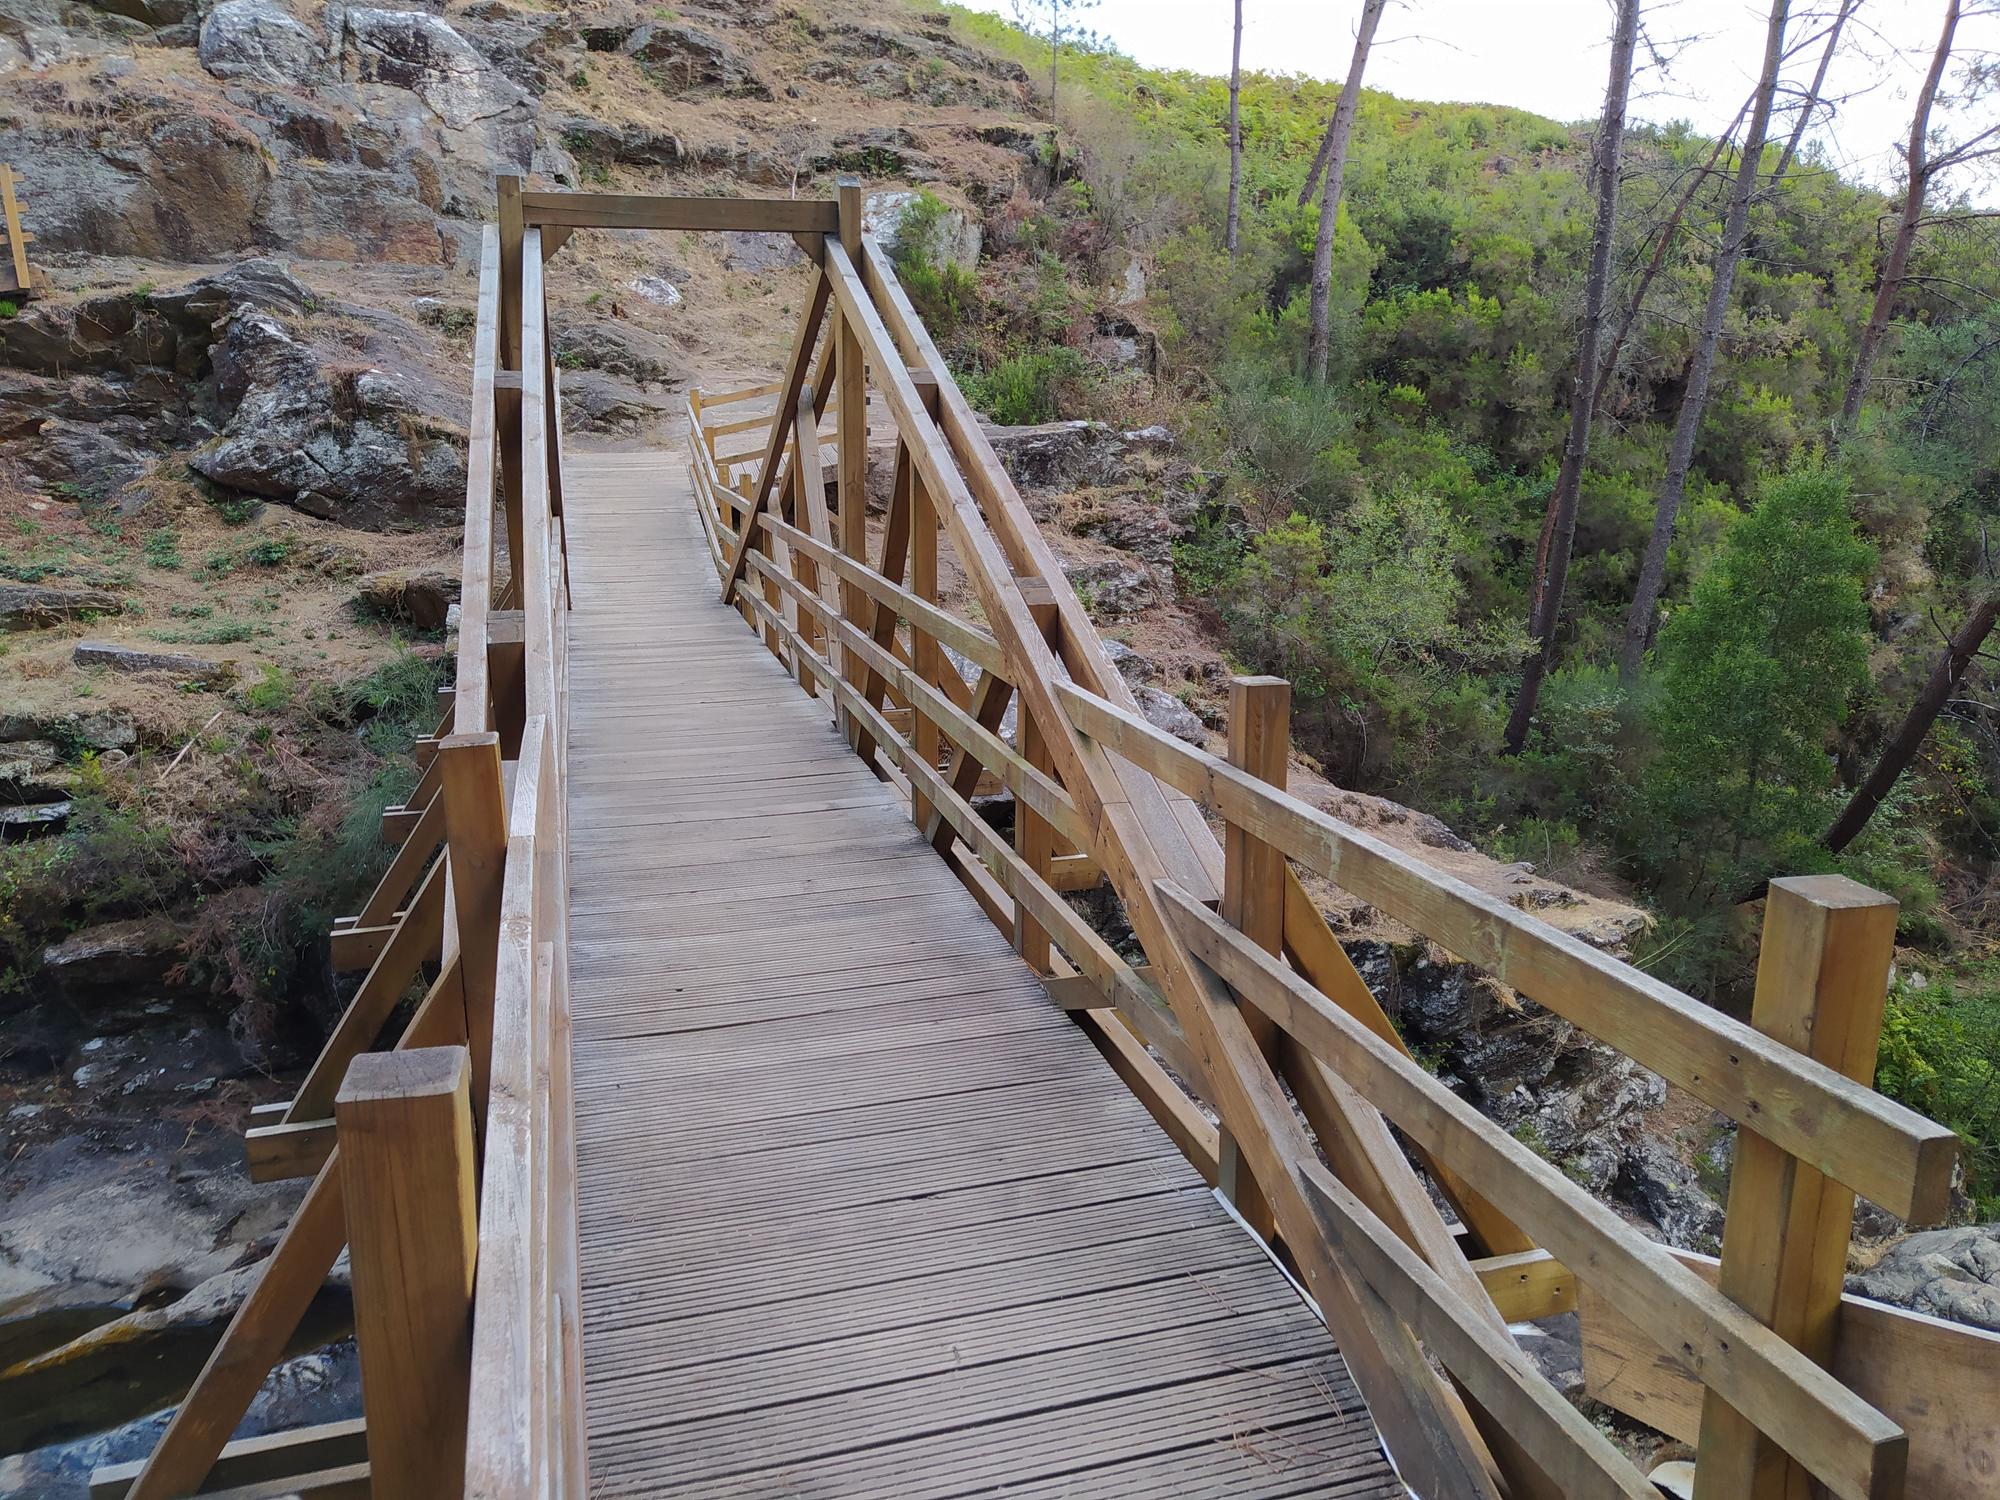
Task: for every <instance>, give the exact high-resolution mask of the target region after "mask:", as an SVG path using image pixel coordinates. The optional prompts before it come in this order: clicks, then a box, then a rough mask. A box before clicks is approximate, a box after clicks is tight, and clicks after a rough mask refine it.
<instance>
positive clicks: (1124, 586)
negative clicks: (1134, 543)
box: [1063, 559, 1160, 618]
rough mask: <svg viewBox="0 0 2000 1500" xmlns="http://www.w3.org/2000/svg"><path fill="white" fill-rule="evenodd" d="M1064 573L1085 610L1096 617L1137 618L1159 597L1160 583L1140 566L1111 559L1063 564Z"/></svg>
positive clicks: (1149, 571) (1144, 567) (1148, 570)
mask: <svg viewBox="0 0 2000 1500" xmlns="http://www.w3.org/2000/svg"><path fill="white" fill-rule="evenodd" d="M1063 572H1064V573H1065V574H1066V575H1068V578H1069V582H1070V587H1071V588H1073V589H1075V590H1076V592H1077V595H1078V596H1079V597H1080V598H1081V599H1082V600H1083V602H1084V605H1085V607H1086V608H1088V609H1089V611H1090V612H1091V614H1093V615H1095V616H1098V617H1099V618H1103V617H1107V616H1109V617H1117V616H1121V615H1136V614H1138V613H1139V612H1140V611H1141V610H1144V609H1146V608H1148V607H1150V606H1151V605H1153V604H1154V603H1155V602H1157V601H1158V599H1159V597H1160V587H1159V584H1158V583H1156V582H1155V581H1154V578H1153V574H1152V572H1151V570H1150V569H1148V568H1147V567H1146V566H1145V564H1143V563H1125V562H1118V561H1115V560H1112V559H1105V560H1103V561H1100V562H1078V563H1064V564H1063Z"/></svg>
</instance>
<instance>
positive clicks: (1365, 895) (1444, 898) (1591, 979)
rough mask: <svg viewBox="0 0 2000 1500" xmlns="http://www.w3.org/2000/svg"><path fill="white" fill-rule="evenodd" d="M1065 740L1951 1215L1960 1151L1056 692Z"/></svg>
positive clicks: (1787, 1134) (1898, 1193)
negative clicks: (1073, 733) (1163, 785)
mask: <svg viewBox="0 0 2000 1500" xmlns="http://www.w3.org/2000/svg"><path fill="white" fill-rule="evenodd" d="M1054 692H1055V694H1056V695H1057V697H1059V698H1060V699H1061V700H1062V702H1063V705H1064V707H1065V709H1066V711H1067V712H1068V713H1069V714H1070V716H1071V718H1072V720H1073V721H1074V722H1075V723H1076V725H1077V727H1078V728H1079V729H1080V730H1081V731H1082V733H1083V734H1085V735H1086V736H1087V737H1089V738H1090V739H1091V740H1093V741H1095V742H1096V743H1097V744H1099V745H1101V746H1103V747H1104V748H1105V749H1107V750H1110V751H1113V752H1115V753H1116V754H1118V755H1120V756H1123V757H1125V758H1126V759H1128V760H1131V761H1133V762H1134V763H1135V764H1137V765H1140V766H1143V767H1144V768H1145V769H1147V770H1149V771H1151V772H1153V773H1154V774H1155V775H1157V776H1159V777H1160V778H1161V779H1162V780H1164V781H1167V782H1169V783H1171V784H1173V785H1175V786H1177V787H1179V788H1180V789H1181V790H1182V791H1185V792H1187V793H1188V794H1189V795H1190V796H1192V797H1195V798H1197V799H1199V800H1200V801H1201V803H1202V804H1203V805H1205V806H1207V807H1209V808H1211V809H1212V810H1214V811H1215V812H1216V813H1217V814H1218V815H1219V816H1220V817H1222V818H1223V819H1225V820H1226V821H1228V822H1233V823H1240V824H1242V825H1243V826H1244V827H1246V828H1249V829H1252V830H1253V831H1255V832H1256V833H1257V835H1258V836H1259V837H1260V838H1263V839H1265V840H1267V841H1268V842H1270V843H1273V844H1276V845H1278V846H1279V847H1280V848H1282V849H1284V850H1285V852H1286V853H1287V854H1288V855H1290V856H1291V857H1292V858H1293V859H1294V860H1296V861H1298V863H1299V864H1300V865H1301V866H1303V867H1304V868H1306V869H1310V870H1313V871H1315V872H1316V873H1318V874H1320V875H1324V876H1325V877H1326V878H1327V879H1329V880H1331V881H1333V882H1334V883H1335V884H1336V885H1338V886H1340V887H1342V888H1343V889H1345V890H1347V891H1349V892H1351V893H1352V894H1354V895H1355V896H1358V897H1359V898H1361V899H1362V900H1364V901H1367V902H1368V903H1369V904H1370V905H1371V906H1374V907H1376V908H1378V909H1379V910H1381V911H1382V912H1384V913H1386V914H1387V915H1389V916H1391V917H1393V918H1395V919H1396V920H1398V921H1401V922H1404V923H1407V924H1408V925H1409V926H1411V927H1414V928H1415V929H1416V930H1417V931H1419V932H1423V933H1425V934H1427V935H1428V936H1429V937H1430V938H1431V939H1432V940H1433V941H1434V942H1437V943H1439V944H1440V945H1441V946H1443V947H1445V948H1447V949H1449V950H1450V951H1451V952H1452V953H1453V954H1455V955H1456V956H1457V957H1459V958H1460V959H1463V960H1464V961H1465V962H1467V963H1469V964H1472V965H1473V966H1475V967H1477V968H1482V969H1485V970H1486V971H1488V972H1489V973H1491V974H1492V975H1493V976H1494V977H1495V978H1496V979H1498V980H1499V981H1500V982H1501V983H1503V984H1507V985H1511V986H1513V987H1514V988H1516V989H1519V990H1520V991H1521V992H1522V993H1523V994H1525V995H1527V996H1529V997H1530V998H1532V999H1534V1000H1535V1001H1537V1002H1538V1003H1540V1004H1541V1005H1544V1006H1546V1007H1547V1008H1548V1009H1550V1010H1552V1011H1554V1012H1555V1013H1556V1014H1557V1015H1560V1016H1562V1017H1563V1018H1565V1019H1566V1020H1569V1021H1572V1022H1574V1023H1575V1024H1576V1025H1578V1026H1580V1027H1582V1028H1583V1029H1584V1030H1586V1031H1588V1032H1590V1033H1591V1034H1592V1035H1593V1036H1596V1037H1598V1038H1600V1039H1601V1040H1603V1041H1605V1042H1607V1043H1609V1044H1610V1045H1612V1046H1614V1047H1616V1048H1618V1049H1619V1050H1620V1051H1622V1052H1624V1053H1626V1054H1627V1055H1628V1056H1630V1057H1631V1058H1632V1059H1633V1060H1634V1061H1635V1062H1637V1063H1639V1064H1641V1065H1642V1066H1644V1067H1648V1068H1651V1069H1652V1070H1653V1071H1654V1072H1656V1073H1660V1074H1662V1075H1663V1076H1664V1077H1666V1078H1667V1079H1668V1080H1669V1081H1670V1082H1673V1083H1675V1084H1678V1085H1679V1086H1680V1087H1682V1088H1685V1089H1686V1090H1688V1092H1690V1093H1692V1094H1694V1095H1695V1096H1696V1097H1697V1098H1699V1099H1701V1100H1703V1101H1704V1102H1705V1103H1708V1104H1710V1105H1713V1106H1714V1107H1715V1108H1717V1109H1719V1110H1721V1111H1722V1112H1723V1113H1725V1114H1727V1115H1729V1116H1730V1118H1732V1119H1736V1120H1746V1119H1750V1120H1756V1121H1758V1122H1759V1130H1760V1133H1761V1134H1764V1135H1767V1136H1769V1137H1770V1138H1771V1139H1772V1140H1773V1141H1775V1142H1777V1143H1778V1144H1779V1145H1781V1146H1783V1147H1784V1148H1785V1149H1786V1150H1787V1151H1790V1152H1791V1153H1792V1154H1793V1155H1795V1156H1798V1157H1800V1158H1801V1159H1802V1160H1805V1161H1807V1162H1809V1163H1810V1164H1811V1165H1813V1166H1814V1167H1816V1168H1818V1169H1819V1170H1820V1171H1822V1172H1824V1173H1826V1175H1828V1176H1830V1177H1833V1178H1836V1179H1837V1180H1839V1181H1841V1182H1844V1183H1846V1184H1847V1185H1848V1186H1849V1187H1851V1188H1853V1189H1854V1190H1855V1191H1856V1192H1858V1193H1860V1194H1861V1195H1862V1196H1864V1197H1866V1198H1867V1199H1868V1200H1869V1201H1870V1202H1872V1203H1877V1204H1880V1205H1881V1206H1882V1207H1884V1208H1887V1209H1889V1210H1890V1211H1891V1212H1892V1213H1895V1214H1898V1215H1899V1216H1901V1217H1903V1218H1906V1219H1910V1220H1912V1221H1914V1222H1918V1223H1928V1222H1936V1221H1937V1220H1938V1219H1939V1218H1941V1217H1942V1216H1943V1213H1944V1209H1945V1205H1946V1203H1947V1202H1948V1201H1949V1197H1950V1189H1951V1174H1952V1167H1953V1164H1954V1162H1955V1161H1956V1159H1957V1155H1958V1137H1957V1136H1955V1135H1954V1134H1952V1132H1951V1131H1949V1130H1947V1129H1945V1127H1943V1126H1942V1125H1939V1124H1937V1123H1936V1122H1935V1121H1932V1120H1927V1119H1925V1118H1924V1117H1923V1116H1922V1115H1919V1114H1917V1113H1916V1112H1915V1111H1914V1110H1911V1109H1908V1108H1906V1107H1904V1106H1903V1105H1900V1104H1897V1103H1895V1102H1894V1101H1893V1100H1890V1099H1886V1098H1884V1097H1883V1096H1882V1095H1880V1094H1878V1093H1876V1092H1875V1091H1874V1090H1873V1089H1870V1088H1865V1087H1863V1086H1862V1085H1860V1084H1857V1083H1856V1082H1854V1080H1852V1079H1850V1078H1844V1077H1842V1076H1841V1075H1840V1074H1838V1073H1836V1072H1834V1071H1833V1070H1832V1069H1831V1068H1828V1067H1826V1066H1825V1065H1824V1064H1822V1063H1818V1062H1815V1061H1813V1060H1812V1059H1811V1058H1808V1057H1803V1056H1801V1055H1800V1054H1799V1053H1797V1052H1796V1051H1794V1050H1793V1049H1792V1048H1789V1047H1785V1046H1783V1045H1781V1044H1779V1043H1778V1042H1775V1041H1773V1040H1772V1039H1771V1038H1769V1037H1767V1036H1764V1035H1762V1034H1761V1033H1759V1032H1758V1031H1757V1030H1756V1029H1755V1028H1753V1027H1750V1026H1746V1025H1743V1024H1742V1023H1740V1022H1737V1021H1733V1020H1731V1019H1730V1018H1729V1017H1728V1016H1726V1015H1723V1014H1722V1013H1721V1012H1720V1011H1717V1010H1716V1009H1714V1008H1713V1007H1712V1006H1709V1005H1705V1004H1703V1003H1702V1002H1701V1001H1699V1000H1696V999H1695V998H1694V997H1692V996H1690V995H1685V994H1682V993H1681V992H1680V991H1679V990H1676V989H1674V988H1673V987H1672V986H1671V985H1668V984H1665V983H1663V982H1662V981H1660V980H1657V979H1654V978H1653V977H1652V976H1650V975H1648V974H1645V973H1642V972H1641V971H1640V970H1638V969H1635V968H1633V967H1632V966H1631V965H1630V964H1627V963H1623V962H1621V961H1620V960H1618V959H1616V958H1613V957H1611V956H1610V955H1609V954H1606V953H1602V952H1600V951H1598V950H1597V949H1595V948H1592V947H1590V946H1589V945H1588V944H1586V943H1584V942H1582V941H1580V940H1579V939H1577V938H1575V937H1573V936H1571V935H1570V934H1568V933H1564V932H1559V931H1557V930H1556V929H1555V928H1553V927H1550V926H1549V925H1548V924H1547V923H1546V922H1542V921H1539V920H1538V919H1536V918H1535V917H1532V916H1530V915H1528V914H1527V913H1526V912H1523V911H1520V910H1517V909H1516V908H1514V907H1512V906H1510V905H1508V904H1507V903H1506V902H1505V901H1503V900H1501V899H1500V898H1499V897H1496V896H1491V895H1488V894H1487V893H1485V892H1483V891H1479V890H1476V889H1474V888H1473V887H1471V886H1469V885H1467V884H1466V883H1465V882H1463V881H1461V880H1457V879H1455V878H1453V877H1452V876H1450V875H1448V874H1445V873H1444V872H1443V871H1440V870H1438V869H1436V868H1435V867H1433V866H1431V865H1428V864H1425V863H1424V862H1423V861H1422V860H1420V859H1418V858H1416V857H1415V856H1414V855H1411V854H1409V853H1408V852H1406V851H1404V850H1401V849H1397V848H1395V847H1394V846H1392V845H1390V844H1387V843H1385V842H1383V841H1382V840H1380V839H1378V838H1376V837H1374V836H1373V835H1371V834H1369V833H1366V832H1364V831H1363V830H1361V829H1358V828H1355V827H1353V826H1351V825H1349V824H1346V823H1343V822H1341V821H1340V820H1339V819H1338V818H1335V817H1333V816H1331V815H1330V814H1327V813H1325V812H1322V811H1320V810H1319V809H1318V808H1315V807H1310V806H1308V805H1307V804H1305V803H1303V802H1301V801H1299V800H1298V799H1297V798H1294V797H1290V796H1286V795H1284V794H1282V793H1278V792H1275V791H1273V790H1272V789H1271V788H1270V787H1268V786H1265V785H1264V784H1263V783H1261V782H1259V781H1257V780H1256V779H1255V778H1254V777H1250V776H1246V775H1244V774H1243V773H1242V772H1240V771H1238V770H1236V768H1235V767H1233V766H1230V765H1228V764H1226V763H1224V762H1220V761H1217V760H1216V759H1215V758H1214V757H1212V756H1207V755H1203V754H1201V753H1200V752H1198V751H1195V750H1192V749H1190V748H1189V747H1188V746H1187V745H1184V744H1182V743H1181V742H1180V741H1179V740H1177V739H1175V738H1174V737H1173V736H1172V735H1170V734H1167V733H1165V732H1164V731H1162V730H1160V729H1158V728H1156V727H1155V726H1154V725H1152V724H1151V723H1149V722H1147V720H1146V719H1145V718H1144V717H1142V716H1140V715H1138V714H1135V713H1131V712H1128V711H1126V710H1124V709H1121V708H1118V707H1116V706H1114V705H1112V704H1110V703H1108V702H1106V701H1105V700H1104V699H1102V698H1099V697H1096V696H1095V695H1093V694H1090V693H1086V692H1083V691H1081V690H1080V689H1077V688H1075V687H1074V686H1072V685H1070V684H1067V683H1060V682H1059V683H1057V684H1055V686H1054Z"/></svg>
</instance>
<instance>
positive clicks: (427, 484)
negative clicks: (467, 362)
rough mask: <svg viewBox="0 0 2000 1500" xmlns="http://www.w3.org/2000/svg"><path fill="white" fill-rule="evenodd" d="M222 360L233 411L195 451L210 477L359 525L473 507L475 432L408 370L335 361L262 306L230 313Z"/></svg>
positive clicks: (221, 383) (220, 388) (436, 518)
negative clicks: (468, 437) (467, 442)
mask: <svg viewBox="0 0 2000 1500" xmlns="http://www.w3.org/2000/svg"><path fill="white" fill-rule="evenodd" d="M214 359H215V371H216V379H217V392H218V395H219V397H220V399H221V400H222V401H223V402H225V403H227V404H229V405H231V406H233V410H232V412H231V415H230V417H229V421H228V424H227V425H226V426H225V427H224V428H223V430H222V433H221V435H220V437H218V438H217V439H216V440H215V441H214V442H213V443H211V444H209V445H208V446H207V447H205V448H202V449H200V450H199V451H197V452H196V453H195V454H194V455H193V457H192V458H190V459H189V464H190V466H191V467H192V468H194V469H196V470H197V471H199V472H200V473H201V474H202V475H203V476H204V477H206V478H208V479H210V480H213V481H214V482H215V483H217V484H220V485H224V486H227V487H228V488H230V489H235V490H243V491H246V492H247V493H250V494H253V495H262V496H265V497H266V498H268V499H273V500H281V501H283V502H285V503H286V504H289V505H293V506H296V507H297V508H298V509H300V510H303V511H305V512H307V513H308V514H310V515H316V516H322V517H325V518H326V519H328V520H334V521H339V522H341V523H342V524H343V525H348V526H362V527H376V528H381V527H386V526H389V525H392V524H394V523H396V522H399V521H401V522H408V521H432V522H439V523H442V522H444V521H446V520H448V519H449V513H450V512H451V511H452V510H453V509H455V508H462V507H463V505H464V503H465V451H464V437H463V435H462V433H460V432H459V431H457V430H456V427H455V424H453V423H451V422H450V421H449V420H448V419H447V418H446V417H445V416H444V414H443V412H442V410H441V409H440V408H439V407H438V406H437V405H436V404H435V402H434V400H433V399H432V397H431V396H430V395H428V394H427V393H426V392H425V391H424V390H423V389H422V388H420V387H419V386H417V385H416V384H415V383H413V382H412V381H411V380H409V379H407V378H405V377H404V376H402V375H401V374H399V373H397V372H395V371H392V370H388V369H382V368H377V367H372V366H364V367H361V368H355V367H354V366H353V365H352V364H350V363H346V362H335V361H333V360H332V359H330V358H328V357H325V356H322V355H321V354H320V353H319V352H318V351H317V350H316V349H314V348H313V347H312V346H311V345H309V344H307V343H306V342H304V341H303V340H301V339H300V338H298V337H296V336H294V335H293V334H292V333H291V332H290V331H289V330H288V329H286V328H285V327H284V326H283V325H282V324H280V323H279V322H277V321H276V320H275V319H274V318H271V317H269V316H267V315H265V314H263V313H258V312H246V313H242V314H239V315H238V316H236V317H233V318H231V319H230V321H229V324H228V327H227V329H226V331H225V333H224V336H223V340H222V342H221V343H220V344H218V345H217V346H216V348H215V350H214Z"/></svg>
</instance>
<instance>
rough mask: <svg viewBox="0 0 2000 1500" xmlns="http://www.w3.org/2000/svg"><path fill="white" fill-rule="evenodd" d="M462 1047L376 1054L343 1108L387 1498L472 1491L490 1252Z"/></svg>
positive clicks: (345, 1170)
mask: <svg viewBox="0 0 2000 1500" xmlns="http://www.w3.org/2000/svg"><path fill="white" fill-rule="evenodd" d="M471 1091H472V1064H471V1059H470V1058H468V1057H467V1055H466V1050H465V1049H464V1048H463V1047H425V1048H420V1049H416V1050H413V1051H408V1052H373V1053H366V1054H364V1055H362V1056H360V1057H357V1058H356V1059H355V1060H354V1063H353V1065H352V1066H351V1067H350V1068H349V1069H348V1070H347V1078H346V1080H345V1082H343V1083H342V1084H341V1087H340V1094H339V1096H338V1098H337V1099H336V1100H335V1101H334V1119H335V1121H336V1123H337V1125H338V1128H339V1131H340V1144H341V1153H340V1154H341V1180H342V1184H343V1188H344V1193H343V1196H344V1198H345V1200H346V1219H347V1244H348V1259H349V1262H350V1264H351V1266H352V1268H353V1277H354V1333H355V1343H356V1345H357V1346H358V1348H359V1351H360V1355H361V1400H362V1407H363V1410H364V1413H365V1415H366V1416H367V1419H368V1462H369V1467H370V1470H371V1472H372V1478H373V1481H374V1483H375V1485H376V1486H377V1488H378V1492H379V1493H381V1494H384V1495H456V1494H458V1493H459V1492H460V1491H461V1489H462V1488H463V1486H464V1483H465V1418H466V1400H467V1395H468V1389H469V1382H470V1379H471V1362H472V1280H473V1266H474V1260H475V1257H476V1256H477V1254H478V1248H479V1228H478V1209H477V1194H476V1190H475V1182H476V1167H475V1165H474V1151H473V1144H472V1092H471Z"/></svg>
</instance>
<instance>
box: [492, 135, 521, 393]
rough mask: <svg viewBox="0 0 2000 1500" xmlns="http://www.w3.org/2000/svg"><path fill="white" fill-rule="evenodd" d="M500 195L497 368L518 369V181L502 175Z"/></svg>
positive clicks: (519, 334) (519, 340)
mask: <svg viewBox="0 0 2000 1500" xmlns="http://www.w3.org/2000/svg"><path fill="white" fill-rule="evenodd" d="M494 185H495V188H496V190H497V191H498V193H499V196H500V203H499V209H498V219H499V224H500V349H499V354H500V368H501V369H503V370H518V369H520V368H521V236H522V233H523V230H524V228H525V223H524V218H523V205H522V202H521V199H522V193H521V179H520V178H519V177H516V176H513V175H511V174H502V175H501V176H500V177H499V178H497V179H496V180H495V184H494Z"/></svg>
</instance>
